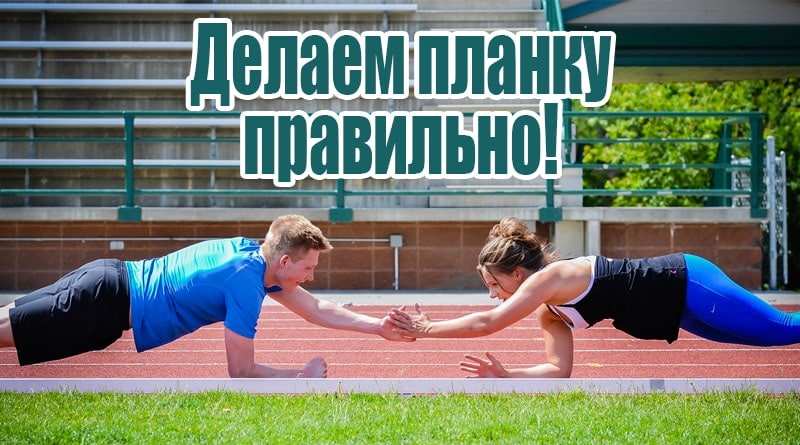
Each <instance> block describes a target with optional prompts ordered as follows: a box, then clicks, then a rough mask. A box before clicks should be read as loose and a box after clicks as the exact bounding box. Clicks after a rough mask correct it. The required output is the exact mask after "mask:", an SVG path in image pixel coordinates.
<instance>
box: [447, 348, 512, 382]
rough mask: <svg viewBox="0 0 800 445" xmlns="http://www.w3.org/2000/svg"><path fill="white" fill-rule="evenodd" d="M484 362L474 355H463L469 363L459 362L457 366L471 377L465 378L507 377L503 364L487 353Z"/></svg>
mask: <svg viewBox="0 0 800 445" xmlns="http://www.w3.org/2000/svg"><path fill="white" fill-rule="evenodd" d="M486 357H487V358H488V360H484V359H482V358H480V357H476V356H474V355H465V356H464V358H465V359H467V360H469V361H463V362H460V363H459V364H458V365H459V366H460V367H461V370H462V371H466V372H469V373H470V374H471V375H467V377H473V378H474V377H508V371H506V368H504V367H503V364H502V363H500V361H499V360H497V359H496V358H495V356H493V355H492V354H491V353H489V352H487V353H486Z"/></svg>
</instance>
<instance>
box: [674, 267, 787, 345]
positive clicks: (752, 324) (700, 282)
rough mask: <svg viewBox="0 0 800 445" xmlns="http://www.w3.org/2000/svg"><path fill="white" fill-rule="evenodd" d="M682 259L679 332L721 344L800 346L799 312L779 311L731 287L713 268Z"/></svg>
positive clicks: (741, 290) (728, 280) (730, 283)
mask: <svg viewBox="0 0 800 445" xmlns="http://www.w3.org/2000/svg"><path fill="white" fill-rule="evenodd" d="M684 256H685V258H686V270H687V273H686V275H687V284H686V309H684V312H683V318H682V319H681V328H683V329H685V330H687V331H689V332H691V333H692V334H695V335H697V336H700V337H703V338H706V339H709V340H713V341H718V342H722V343H736V344H742V345H752V346H780V345H790V344H794V343H800V312H795V313H792V314H790V313H787V312H783V311H780V310H778V309H776V308H775V307H773V306H772V305H770V304H769V303H767V302H766V301H764V300H762V299H761V298H759V297H758V296H756V295H754V294H753V293H751V292H748V291H747V290H745V289H744V288H742V287H741V286H739V285H738V284H736V283H734V282H733V281H732V280H731V279H730V278H728V277H727V276H726V275H725V273H723V272H722V271H721V270H720V269H719V268H718V267H717V266H715V265H714V264H713V263H711V262H710V261H708V260H705V259H703V258H700V257H698V256H694V255H688V254H687V255H684Z"/></svg>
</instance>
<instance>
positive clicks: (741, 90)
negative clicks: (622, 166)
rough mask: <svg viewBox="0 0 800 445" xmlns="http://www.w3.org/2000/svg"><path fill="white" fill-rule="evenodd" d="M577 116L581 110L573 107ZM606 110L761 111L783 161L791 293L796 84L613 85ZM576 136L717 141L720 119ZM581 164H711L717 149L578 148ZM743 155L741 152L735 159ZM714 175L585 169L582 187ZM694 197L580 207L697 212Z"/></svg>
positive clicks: (695, 182)
mask: <svg viewBox="0 0 800 445" xmlns="http://www.w3.org/2000/svg"><path fill="white" fill-rule="evenodd" d="M573 108H574V109H575V110H579V109H580V107H579V105H577V104H575V105H573ZM603 109H604V110H606V111H760V112H763V113H764V114H765V132H764V134H765V135H767V136H770V135H771V136H775V139H776V147H777V150H778V151H781V150H783V151H785V152H786V156H787V183H788V187H787V188H788V190H787V198H788V219H789V221H788V225H789V227H788V233H789V249H790V271H789V278H790V282H789V287H790V288H797V287H798V286H800V282H799V280H800V278H798V277H800V261H798V259H797V258H796V254H795V255H791V253H792V252H793V253H797V252H800V230H798V229H800V215H798V212H800V78H791V79H775V80H755V81H735V82H733V81H731V82H698V83H665V84H623V85H615V86H614V89H613V91H612V94H611V97H610V99H609V102H608V104H607V105H606V106H605V107H604V108H603ZM578 125H579V126H578V135H577V136H578V137H579V138H609V139H616V138H631V137H638V138H660V137H664V136H667V135H668V136H669V138H671V139H675V138H707V137H718V136H719V132H720V130H721V120H720V119H707V120H696V119H693V120H688V119H685V118H666V119H645V118H636V119H626V120H619V119H613V120H612V119H606V118H591V119H588V120H586V121H583V122H578ZM580 148H581V150H582V156H583V162H585V163H621V162H624V163H676V162H680V163H684V162H685V163H712V162H714V161H715V160H716V156H717V145H716V144H713V143H704V142H685V143H669V144H665V143H641V144H633V145H632V144H609V143H595V144H588V145H584V146H582V147H580ZM739 155H741V156H744V155H745V153H739ZM710 180H711V172H710V171H708V170H705V169H680V170H655V171H653V170H626V171H587V173H586V174H585V175H584V187H585V188H607V189H617V188H619V189H622V188H624V189H647V188H707V187H709V185H710ZM703 203H704V202H703V199H702V198H698V197H679V196H656V197H631V196H625V197H613V198H610V197H599V198H598V197H587V198H585V200H584V205H587V206H592V205H611V206H700V205H703Z"/></svg>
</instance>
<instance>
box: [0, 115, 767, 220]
mask: <svg viewBox="0 0 800 445" xmlns="http://www.w3.org/2000/svg"><path fill="white" fill-rule="evenodd" d="M238 114H239V113H238V112H203V113H196V112H189V111H11V110H7V111H2V110H0V122H2V120H3V119H13V120H15V122H16V123H15V124H14V125H16V126H17V127H25V124H24V123H21V122H26V119H28V121H27V122H28V125H30V126H34V127H35V125H36V119H41V118H82V119H88V120H89V122H91V120H92V119H105V120H106V121H105V122H106V123H107V120H108V119H109V118H110V119H119V122H120V125H121V127H122V129H123V135H122V136H121V137H109V138H97V137H96V136H86V137H84V138H80V137H69V138H62V137H53V136H52V135H48V136H47V137H38V136H34V135H33V133H30V136H28V137H21V136H19V135H10V134H9V132H6V134H3V133H2V132H0V143H32V144H38V143H41V144H47V143H49V142H53V141H58V142H63V141H69V142H72V141H87V142H88V141H102V142H103V143H117V144H120V143H121V144H122V145H123V148H124V154H123V155H122V156H121V158H119V159H48V158H43V159H2V158H0V169H37V168H61V169H63V168H72V169H92V168H111V169H121V171H122V172H123V175H124V187H123V188H111V187H109V188H63V189H46V188H2V189H0V196H11V195H18V196H46V195H60V196H86V195H103V196H114V195H116V196H122V198H123V205H122V206H121V207H120V210H119V214H118V217H119V219H120V220H124V221H138V220H140V219H141V210H140V209H139V208H138V207H137V205H136V202H137V197H140V196H145V195H187V196H308V197H311V196H315V197H331V198H332V199H333V202H334V205H333V207H332V208H331V213H330V216H331V220H335V221H349V220H351V219H352V209H351V208H348V207H347V205H346V201H347V197H351V196H438V195H441V196H459V195H460V196H475V195H520V196H544V198H545V206H544V207H543V208H541V209H540V216H541V218H542V219H543V220H548V221H558V220H560V218H561V209H560V208H558V207H556V205H555V197H556V196H575V195H580V196H669V195H681V196H705V197H708V199H709V200H712V201H713V200H714V199H717V200H718V202H724V201H719V200H720V199H723V200H724V199H730V198H731V197H735V196H748V197H749V198H750V213H751V216H752V217H753V218H763V217H765V216H766V209H765V208H764V207H763V204H762V202H763V200H762V199H761V197H762V196H763V195H764V184H763V173H762V168H763V156H764V151H763V150H764V148H763V147H764V135H763V131H764V130H763V119H764V116H763V114H762V113H757V112H603V111H575V112H573V111H566V112H564V118H565V119H570V120H581V119H587V118H590V117H603V118H607V119H627V118H643V117H645V118H674V117H686V118H713V119H727V120H726V121H725V123H724V125H723V129H721V131H720V134H721V136H720V137H719V138H708V137H702V138H693V137H689V138H686V137H684V138H675V139H670V138H625V139H610V138H584V139H581V138H574V137H569V138H567V139H565V140H564V143H566V144H569V143H576V144H596V143H602V144H633V143H642V142H646V143H669V144H672V143H685V142H689V143H717V144H719V145H718V146H719V151H720V153H729V152H730V147H732V146H735V145H736V146H743V147H748V149H749V156H750V159H751V162H750V165H749V166H746V165H738V166H737V165H731V164H730V162H720V161H719V159H718V161H717V162H716V163H674V164H670V163H656V164H635V163H617V164H587V163H581V162H577V163H570V162H564V164H563V168H564V169H565V170H566V169H585V170H609V169H616V170H633V169H651V170H655V169H686V168H693V169H707V170H711V171H713V172H718V173H721V174H723V175H725V174H727V173H729V172H730V171H731V170H736V169H739V170H749V174H750V178H751V181H750V189H749V190H733V189H731V185H730V184H729V183H728V184H724V183H723V184H719V183H713V184H711V185H710V188H706V189H703V188H699V189H661V190H658V189H644V190H613V189H579V190H568V189H564V188H563V187H560V188H559V187H557V186H556V182H555V181H554V180H547V181H544V187H543V188H535V187H531V188H514V187H506V188H503V187H497V188H488V187H479V186H475V187H460V188H452V189H441V190H428V189H389V190H383V189H380V190H378V189H376V190H369V189H367V190H358V189H349V188H348V183H347V181H345V180H343V179H338V180H336V181H332V183H333V185H332V186H330V187H325V188H318V189H303V188H302V187H294V188H279V189H241V188H234V187H231V188H226V189H201V188H172V189H170V188H157V189H152V188H144V189H143V188H137V185H136V172H137V171H139V170H146V169H170V168H181V169H225V170H236V169H238V168H239V166H238V163H237V162H235V161H230V160H227V161H226V160H210V159H206V160H202V161H200V160H197V161H180V160H169V159H140V158H138V157H137V156H138V153H137V151H136V148H137V144H140V143H149V142H159V143H170V142H172V143H176V144H177V143H193V144H196V143H210V144H211V143H220V142H225V143H236V142H238V138H231V137H227V138H216V137H207V138H198V137H196V136H191V137H182V136H175V137H158V138H145V137H141V138H140V137H138V136H137V134H138V133H137V128H139V127H137V119H138V118H142V117H150V118H152V117H164V118H178V117H184V118H189V117H191V118H192V119H202V118H220V117H226V118H229V117H238ZM465 114H469V113H465ZM51 124H52V123H51ZM733 124H737V125H747V126H748V127H749V128H748V130H749V132H748V135H747V137H744V136H741V137H738V138H733V137H732V135H731V134H730V132H729V131H728V132H726V131H727V130H724V129H725V128H727V127H729V126H730V125H733ZM8 126H11V124H9V123H8V122H6V123H4V124H3V126H0V128H3V127H8Z"/></svg>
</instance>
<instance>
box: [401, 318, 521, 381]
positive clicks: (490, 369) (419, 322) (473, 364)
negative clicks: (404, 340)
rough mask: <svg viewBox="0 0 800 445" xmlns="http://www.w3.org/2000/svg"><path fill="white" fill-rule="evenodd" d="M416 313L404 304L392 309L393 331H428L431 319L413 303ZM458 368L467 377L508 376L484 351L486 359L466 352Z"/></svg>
mask: <svg viewBox="0 0 800 445" xmlns="http://www.w3.org/2000/svg"><path fill="white" fill-rule="evenodd" d="M414 309H415V310H416V312H417V313H416V314H410V313H408V312H406V307H405V306H400V307H399V308H396V309H392V310H391V311H389V314H388V321H389V323H391V324H392V325H393V326H395V332H396V333H397V334H398V335H400V336H402V337H414V338H421V337H427V336H428V334H429V333H430V326H431V319H430V317H428V315H427V314H426V313H424V312H423V311H422V309H421V308H420V305H419V304H418V303H417V304H415V305H414ZM458 365H459V368H460V369H461V370H462V371H465V372H467V373H469V374H468V375H467V377H490V378H491V377H508V371H506V369H505V368H504V367H503V364H502V363H500V361H499V360H497V358H496V357H495V356H494V355H492V354H491V353H489V352H487V353H486V359H484V358H481V357H477V356H474V355H470V354H467V355H465V356H464V360H463V361H461V362H459V364H458Z"/></svg>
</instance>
